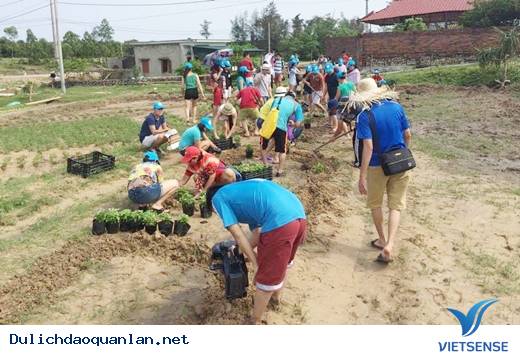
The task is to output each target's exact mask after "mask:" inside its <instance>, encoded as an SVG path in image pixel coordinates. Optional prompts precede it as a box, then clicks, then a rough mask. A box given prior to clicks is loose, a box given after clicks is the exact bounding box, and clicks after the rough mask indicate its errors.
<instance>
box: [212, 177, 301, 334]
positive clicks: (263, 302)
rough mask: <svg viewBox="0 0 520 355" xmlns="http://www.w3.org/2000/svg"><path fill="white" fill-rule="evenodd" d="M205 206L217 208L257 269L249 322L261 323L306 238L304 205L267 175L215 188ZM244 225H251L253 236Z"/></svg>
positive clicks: (221, 217) (253, 268)
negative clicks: (243, 228) (242, 225)
mask: <svg viewBox="0 0 520 355" xmlns="http://www.w3.org/2000/svg"><path fill="white" fill-rule="evenodd" d="M206 204H207V205H208V206H212V207H213V210H214V211H215V212H216V213H217V214H218V216H219V217H220V219H221V220H222V222H223V224H224V227H225V228H226V229H227V230H228V231H229V232H230V233H231V235H232V236H233V238H234V239H235V241H236V243H237V245H238V247H239V248H240V250H241V252H243V253H244V254H245V255H246V256H247V258H248V260H249V261H250V262H251V264H252V270H253V271H256V275H255V277H254V280H255V283H256V292H255V296H254V307H253V314H252V317H251V319H250V323H254V324H260V323H261V322H262V317H263V315H264V313H265V310H266V309H267V305H268V304H269V301H270V300H271V299H272V301H273V302H274V303H275V304H276V303H278V304H279V303H280V297H281V292H282V289H283V286H284V282H285V278H286V275H287V269H288V267H290V266H291V265H292V263H293V261H294V257H295V255H296V251H297V250H298V246H299V245H300V244H301V243H302V242H303V241H304V240H305V236H306V233H307V221H306V216H305V210H304V208H303V205H302V203H301V202H300V200H299V199H298V197H297V196H296V195H295V194H293V193H292V192H291V191H289V190H287V189H286V188H284V187H282V186H280V185H278V184H276V183H274V182H272V181H269V180H264V179H252V180H246V181H240V182H235V183H233V184H228V185H224V186H220V187H212V188H210V189H208V191H207V193H206ZM240 224H247V225H248V226H249V229H250V231H251V235H250V236H249V238H248V237H246V233H245V232H244V231H243V230H242V227H241V226H240ZM255 248H257V252H256V253H255V252H254V249H255Z"/></svg>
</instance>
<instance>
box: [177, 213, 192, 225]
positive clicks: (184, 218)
mask: <svg viewBox="0 0 520 355" xmlns="http://www.w3.org/2000/svg"><path fill="white" fill-rule="evenodd" d="M177 221H179V223H182V224H188V222H189V221H190V217H188V216H187V215H185V214H184V213H181V214H180V215H179V217H178V218H177Z"/></svg>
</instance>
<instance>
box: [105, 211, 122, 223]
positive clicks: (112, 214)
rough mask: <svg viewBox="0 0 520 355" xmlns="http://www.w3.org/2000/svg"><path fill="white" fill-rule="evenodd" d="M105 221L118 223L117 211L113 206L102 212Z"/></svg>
mask: <svg viewBox="0 0 520 355" xmlns="http://www.w3.org/2000/svg"><path fill="white" fill-rule="evenodd" d="M104 222H105V223H119V211H118V210H116V209H115V208H109V209H108V210H106V211H105V214H104Z"/></svg>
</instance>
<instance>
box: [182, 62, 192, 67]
mask: <svg viewBox="0 0 520 355" xmlns="http://www.w3.org/2000/svg"><path fill="white" fill-rule="evenodd" d="M192 68H193V64H191V63H190V62H186V63H184V69H192Z"/></svg>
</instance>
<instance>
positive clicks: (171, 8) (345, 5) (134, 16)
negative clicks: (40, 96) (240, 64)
mask: <svg viewBox="0 0 520 355" xmlns="http://www.w3.org/2000/svg"><path fill="white" fill-rule="evenodd" d="M57 1H58V0H57ZM166 3H169V4H171V3H177V4H174V5H167V6H161V5H162V4H166ZM179 3H182V4H179ZM268 3H269V1H268V0H241V1H240V0H192V1H189V0H59V1H58V18H59V31H60V35H61V36H63V34H64V33H65V32H67V31H69V30H70V31H73V32H75V33H77V34H79V35H80V36H82V35H83V33H84V32H85V31H89V32H90V31H92V28H93V27H94V26H96V25H98V24H99V23H100V22H101V20H102V19H103V18H106V19H107V20H108V21H109V23H110V25H111V26H112V27H113V28H114V30H115V34H114V39H116V40H118V41H123V40H130V39H137V40H139V41H152V40H153V41H155V40H173V39H183V38H188V37H190V38H201V36H200V33H199V32H200V24H201V23H202V21H204V20H205V19H207V20H208V21H210V22H211V25H210V27H209V30H210V32H211V34H212V35H211V37H210V38H213V39H229V38H230V29H231V23H230V22H231V20H232V19H233V18H234V17H235V16H236V15H238V14H241V13H243V12H244V11H247V12H248V13H249V14H251V13H252V12H253V11H254V10H258V11H261V9H262V8H264V7H265V6H266V5H267V4H268ZM387 3H388V0H369V10H370V11H373V10H376V11H377V10H380V9H382V8H384V7H385V6H386V5H387ZM48 4H49V0H0V28H1V29H3V28H5V27H8V26H15V27H16V28H17V29H18V33H19V38H20V39H24V40H25V32H26V29H27V28H30V29H31V30H32V31H33V32H34V34H35V35H36V36H37V37H38V38H40V37H43V38H46V39H47V40H52V29H51V15H50V9H49V6H48ZM80 4H85V5H80ZM129 4H132V5H137V4H141V5H146V6H128V5H129ZM275 4H276V6H277V8H278V11H279V12H280V13H281V14H282V16H283V17H284V18H286V19H290V18H293V17H294V16H296V15H297V14H301V16H300V17H302V18H304V19H310V18H312V17H313V16H316V15H318V16H319V15H325V14H328V13H330V14H332V15H333V16H335V17H339V16H340V14H341V13H343V14H344V15H345V17H347V18H353V17H362V16H364V15H365V0H336V1H330V0H322V1H316V0H314V1H313V0H275ZM103 5H125V6H103ZM1 35H3V32H2V33H1Z"/></svg>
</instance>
